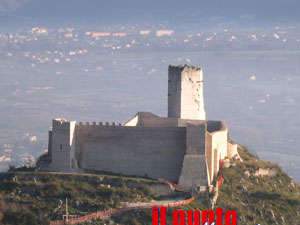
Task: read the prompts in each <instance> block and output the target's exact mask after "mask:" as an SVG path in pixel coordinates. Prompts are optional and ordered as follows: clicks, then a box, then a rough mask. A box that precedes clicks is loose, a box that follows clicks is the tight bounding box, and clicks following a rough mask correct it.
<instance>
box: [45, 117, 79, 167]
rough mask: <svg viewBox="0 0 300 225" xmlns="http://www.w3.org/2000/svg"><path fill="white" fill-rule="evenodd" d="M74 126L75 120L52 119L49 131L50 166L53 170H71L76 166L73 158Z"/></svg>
mask: <svg viewBox="0 0 300 225" xmlns="http://www.w3.org/2000/svg"><path fill="white" fill-rule="evenodd" d="M75 126H76V121H68V120H65V119H60V118H59V119H54V120H53V121H52V131H51V132H50V133H49V142H50V145H49V146H51V147H50V149H48V151H49V153H50V154H51V156H52V162H51V165H50V167H51V168H52V169H53V170H54V171H72V170H74V169H76V168H77V162H76V160H75Z"/></svg>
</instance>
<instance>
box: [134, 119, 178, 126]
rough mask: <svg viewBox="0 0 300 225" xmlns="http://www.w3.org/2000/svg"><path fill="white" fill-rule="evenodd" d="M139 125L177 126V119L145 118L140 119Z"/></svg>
mask: <svg viewBox="0 0 300 225" xmlns="http://www.w3.org/2000/svg"><path fill="white" fill-rule="evenodd" d="M139 126H143V127H177V126H178V119H177V118H160V117H158V118H155V117H152V118H146V119H141V121H140V123H139Z"/></svg>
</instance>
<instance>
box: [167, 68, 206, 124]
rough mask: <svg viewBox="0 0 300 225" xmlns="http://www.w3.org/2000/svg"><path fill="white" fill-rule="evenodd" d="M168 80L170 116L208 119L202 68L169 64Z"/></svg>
mask: <svg viewBox="0 0 300 225" xmlns="http://www.w3.org/2000/svg"><path fill="white" fill-rule="evenodd" d="M168 82H169V83H168V117H176V118H181V119H193V120H206V116H205V110H204V100H203V72H202V69H201V68H199V67H194V66H188V65H183V66H169V80H168Z"/></svg>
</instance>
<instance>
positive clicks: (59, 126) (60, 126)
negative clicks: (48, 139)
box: [52, 118, 76, 131]
mask: <svg viewBox="0 0 300 225" xmlns="http://www.w3.org/2000/svg"><path fill="white" fill-rule="evenodd" d="M74 123H76V121H70V120H67V119H64V118H56V119H54V120H52V130H53V131H55V130H70V129H71V126H73V125H74Z"/></svg>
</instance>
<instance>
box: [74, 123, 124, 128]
mask: <svg viewBox="0 0 300 225" xmlns="http://www.w3.org/2000/svg"><path fill="white" fill-rule="evenodd" d="M76 126H78V127H79V128H88V127H91V128H97V127H100V128H101V127H121V126H122V124H121V123H119V122H79V123H78V124H76Z"/></svg>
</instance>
